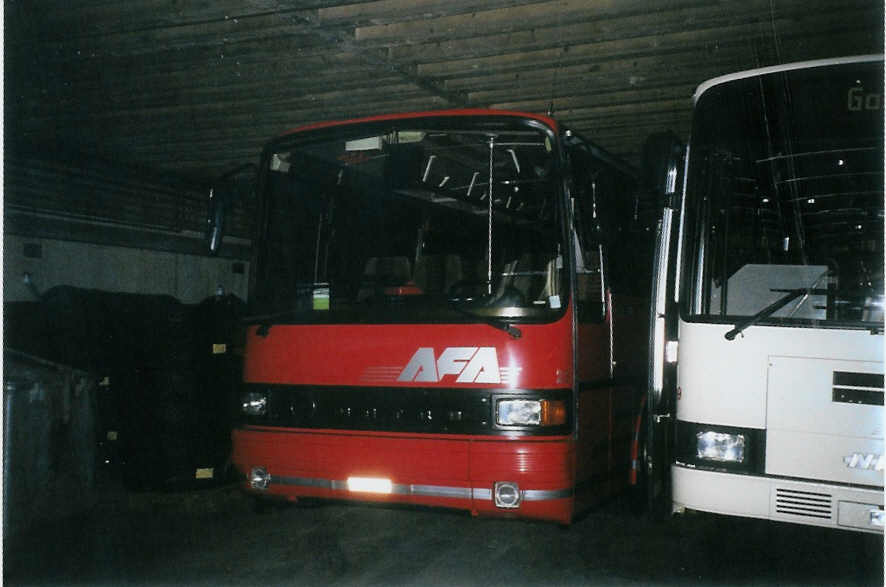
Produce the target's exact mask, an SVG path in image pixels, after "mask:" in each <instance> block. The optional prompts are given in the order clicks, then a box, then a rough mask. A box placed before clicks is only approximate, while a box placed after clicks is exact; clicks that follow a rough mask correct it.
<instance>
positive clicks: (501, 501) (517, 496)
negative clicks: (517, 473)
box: [492, 481, 523, 509]
mask: <svg viewBox="0 0 886 587" xmlns="http://www.w3.org/2000/svg"><path fill="white" fill-rule="evenodd" d="M492 494H493V496H494V498H495V505H496V506H497V507H500V508H507V509H514V508H518V507H520V502H521V501H523V494H521V493H520V487H519V486H518V485H517V484H516V483H514V482H513V481H496V482H495V485H493V491H492Z"/></svg>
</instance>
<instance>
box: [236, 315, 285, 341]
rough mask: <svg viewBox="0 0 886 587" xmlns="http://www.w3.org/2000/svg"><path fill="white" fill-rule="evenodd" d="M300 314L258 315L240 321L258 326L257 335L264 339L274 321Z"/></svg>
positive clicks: (245, 317)
mask: <svg viewBox="0 0 886 587" xmlns="http://www.w3.org/2000/svg"><path fill="white" fill-rule="evenodd" d="M299 313H300V312H299V310H286V311H285V312H276V313H274V314H257V315H255V316H244V317H243V318H241V319H240V321H241V322H243V323H244V324H258V328H257V329H256V330H255V333H256V334H257V335H259V336H261V337H262V338H264V337H265V336H267V335H268V332H269V331H270V330H271V326H273V325H274V323H273V322H272V320H276V319H279V318H284V317H286V316H295V315H296V314H299Z"/></svg>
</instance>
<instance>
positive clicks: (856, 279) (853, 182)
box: [682, 61, 884, 329]
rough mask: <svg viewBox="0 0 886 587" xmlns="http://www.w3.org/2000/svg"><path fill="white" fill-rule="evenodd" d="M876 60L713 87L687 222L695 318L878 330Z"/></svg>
mask: <svg viewBox="0 0 886 587" xmlns="http://www.w3.org/2000/svg"><path fill="white" fill-rule="evenodd" d="M882 97H883V63H882V62H881V61H877V62H871V63H855V64H852V65H849V66H846V65H842V66H839V67H832V66H825V67H815V68H809V69H796V70H788V71H781V72H777V73H769V74H766V75H756V76H752V77H746V78H742V79H735V80H731V81H726V82H723V83H720V84H719V85H714V86H712V87H710V88H709V89H708V90H707V91H705V92H704V93H702V94H701V96H700V97H699V98H698V100H697V103H696V110H695V117H694V120H693V128H692V138H691V148H690V159H689V165H688V177H687V183H686V200H685V219H684V231H685V235H686V237H685V240H684V261H683V262H684V263H685V267H686V271H685V272H684V276H685V279H684V282H683V288H684V292H685V293H684V294H683V296H682V297H683V301H684V306H683V308H684V312H685V313H686V314H687V315H688V317H689V318H690V319H696V320H709V321H718V322H738V323H740V322H742V321H746V320H748V318H751V319H752V320H753V322H754V323H758V324H770V325H794V326H801V325H806V326H816V325H818V326H833V327H857V328H871V329H881V328H882V324H883V221H884V219H883V200H884V193H883V110H882Z"/></svg>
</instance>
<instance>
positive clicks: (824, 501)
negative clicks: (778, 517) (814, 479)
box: [775, 488, 833, 520]
mask: <svg viewBox="0 0 886 587" xmlns="http://www.w3.org/2000/svg"><path fill="white" fill-rule="evenodd" d="M831 501H832V500H831V496H830V495H828V494H827V493H813V492H811V491H797V490H795V489H782V488H776V490H775V511H776V512H777V513H779V514H787V515H789V516H802V517H804V518H817V519H819V520H830V519H831V517H832V516H833V513H832V511H831Z"/></svg>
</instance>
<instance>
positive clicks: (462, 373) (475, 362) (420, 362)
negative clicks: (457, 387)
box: [397, 346, 501, 383]
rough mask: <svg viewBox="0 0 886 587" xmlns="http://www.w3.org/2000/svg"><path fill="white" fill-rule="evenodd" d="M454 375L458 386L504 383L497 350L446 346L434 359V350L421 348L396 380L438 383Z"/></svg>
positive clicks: (493, 348) (492, 348)
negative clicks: (460, 384)
mask: <svg viewBox="0 0 886 587" xmlns="http://www.w3.org/2000/svg"><path fill="white" fill-rule="evenodd" d="M447 375H455V376H456V378H455V382H456V383H501V371H500V369H499V367H498V353H497V352H496V350H495V347H485V346H484V347H475V346H456V347H447V348H445V349H444V350H443V352H442V353H440V356H439V357H436V356H434V349H433V348H431V347H421V348H419V349H418V350H417V351H415V354H414V355H412V358H411V359H409V363H408V364H407V365H406V367H404V368H403V370H402V371H401V372H400V376H399V377H397V381H415V382H429V383H439V382H440V381H443V378H444V377H446V376H447Z"/></svg>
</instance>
